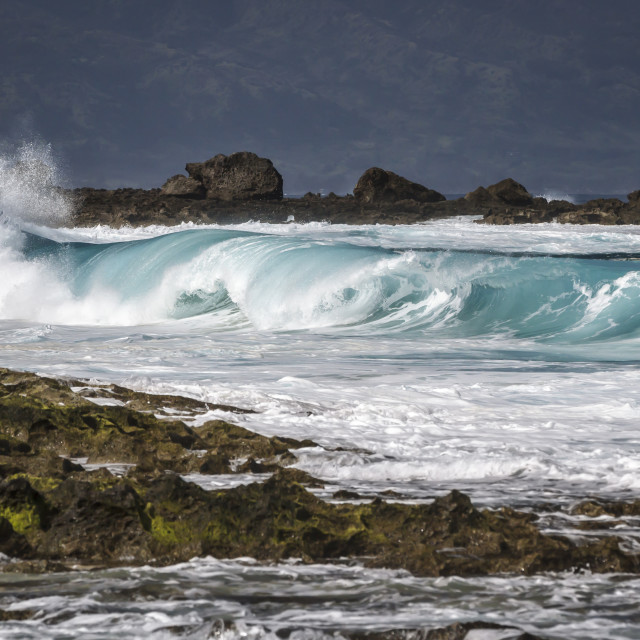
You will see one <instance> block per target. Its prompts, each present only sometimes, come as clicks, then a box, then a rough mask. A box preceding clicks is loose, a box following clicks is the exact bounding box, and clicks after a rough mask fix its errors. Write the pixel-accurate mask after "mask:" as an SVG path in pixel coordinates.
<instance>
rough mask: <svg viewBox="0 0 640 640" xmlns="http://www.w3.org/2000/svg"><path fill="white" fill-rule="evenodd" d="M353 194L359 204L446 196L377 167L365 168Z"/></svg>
mask: <svg viewBox="0 0 640 640" xmlns="http://www.w3.org/2000/svg"><path fill="white" fill-rule="evenodd" d="M353 195H354V196H355V198H356V200H358V201H359V202H360V203H361V204H378V203H389V202H398V201H400V200H415V201H417V202H442V201H444V200H446V198H445V197H444V196H443V195H442V194H441V193H438V192H437V191H434V190H433V189H427V187H424V186H422V185H421V184H418V183H416V182H411V180H407V179H406V178H403V177H402V176H399V175H397V174H396V173H393V172H392V171H385V170H384V169H380V168H378V167H372V168H371V169H367V170H366V171H365V172H364V173H363V174H362V175H361V176H360V179H359V180H358V184H356V186H355V189H354V190H353Z"/></svg>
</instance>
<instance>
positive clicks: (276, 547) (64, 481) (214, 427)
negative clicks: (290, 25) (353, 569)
mask: <svg viewBox="0 0 640 640" xmlns="http://www.w3.org/2000/svg"><path fill="white" fill-rule="evenodd" d="M214 408H216V407H215V406H213V405H209V404H206V403H202V402H199V401H196V400H193V399H188V398H182V397H177V396H154V395H150V394H145V393H140V392H134V391H131V390H128V389H125V388H122V387H118V386H114V385H103V386H94V385H88V384H86V383H84V382H81V381H68V380H53V379H48V378H42V377H38V376H36V375H34V374H31V373H20V372H14V371H9V370H6V369H5V370H0V478H1V480H0V552H1V553H2V554H4V555H5V556H6V557H7V558H6V559H5V560H4V561H3V562H2V564H1V565H0V567H1V569H2V570H3V571H19V572H25V571H26V572H33V571H36V572H37V571H51V570H61V569H69V568H87V567H92V568H94V567H109V566H121V565H127V566H130V565H140V564H147V563H152V564H159V565H166V564H171V563H175V562H179V561H185V560H188V559H190V558H193V557H195V556H207V555H211V556H214V557H218V558H235V557H243V556H251V557H254V558H256V559H258V560H263V561H278V560H282V559H285V558H301V559H302V560H303V561H305V562H327V561H329V562H330V561H336V560H338V559H344V558H352V559H357V560H360V561H362V562H363V563H364V564H365V565H367V566H370V567H386V568H402V569H406V570H408V571H410V572H411V573H413V574H414V575H419V576H446V575H461V576H470V575H492V574H502V573H516V574H534V573H538V572H543V571H581V570H589V571H592V572H632V573H637V572H640V556H638V555H637V554H634V553H630V552H627V551H625V550H624V548H625V545H624V541H623V540H622V539H620V538H619V537H617V536H616V535H614V534H613V532H612V531H611V530H610V527H614V526H616V524H619V519H620V518H622V519H624V518H625V517H634V516H638V515H640V501H636V502H633V503H615V502H614V503H611V502H601V501H597V500H594V499H593V498H590V499H589V500H588V501H585V502H583V503H581V504H578V505H574V507H573V513H574V514H579V515H580V522H581V526H582V527H584V528H585V529H587V530H588V531H589V535H588V536H587V537H585V538H584V540H581V541H580V542H576V541H575V540H574V539H569V538H567V537H563V536H558V535H547V534H545V533H543V532H542V531H541V530H540V528H539V526H538V516H536V515H535V514H533V513H528V512H522V511H516V510H514V509H512V508H509V507H503V508H500V509H495V510H488V509H484V510H480V509H478V508H476V507H475V506H474V505H473V504H472V502H471V500H470V499H469V497H468V496H466V495H464V494H462V493H460V492H458V491H452V492H451V493H449V494H447V495H445V496H442V497H438V498H436V499H435V500H433V502H431V503H428V504H408V503H406V502H403V501H402V496H393V497H392V498H389V497H387V496H378V497H376V498H375V499H373V500H370V499H367V500H365V499H359V496H357V495H356V494H351V492H349V495H342V494H340V495H336V496H334V498H333V499H332V500H329V501H327V500H323V499H321V498H320V497H318V496H317V495H315V494H314V492H313V491H314V488H315V487H318V486H321V485H322V483H321V481H319V480H317V479H315V478H312V477H311V476H309V475H308V474H306V473H304V472H302V471H300V470H298V469H295V468H294V467H293V466H291V465H292V464H294V463H295V461H296V451H297V450H298V449H300V448H303V447H316V446H318V445H316V444H315V443H313V442H311V441H309V440H304V441H297V440H293V439H289V438H277V437H272V438H267V437H264V436H261V435H258V434H256V433H253V432H251V431H248V430H246V429H244V428H242V427H239V426H235V425H233V424H230V423H228V422H225V421H222V420H210V421H207V422H205V423H204V424H203V425H202V426H199V427H189V426H188V425H187V424H186V423H185V421H183V420H177V419H176V415H181V416H182V417H183V419H184V420H187V418H188V417H193V416H195V415H198V414H202V412H205V411H209V410H211V409H214ZM218 408H220V407H218ZM223 409H224V410H225V411H241V410H240V409H235V410H234V409H233V408H232V407H223ZM114 464H118V465H120V468H119V472H115V471H114V472H113V473H112V472H111V471H110V470H109V468H108V467H109V465H114ZM111 468H112V469H113V467H111ZM194 473H195V474H198V477H203V476H207V475H211V474H215V475H218V476H219V475H224V474H238V473H243V474H251V473H259V474H261V475H260V476H259V477H256V481H255V482H251V481H249V484H242V485H240V486H236V487H235V488H229V489H225V490H214V491H207V490H205V489H203V488H201V487H200V486H199V485H198V484H196V483H195V482H194V481H191V480H193V478H194V476H190V475H189V474H194ZM262 474H263V475H262ZM391 500H393V501H391ZM554 508H556V507H554ZM557 508H558V509H560V507H557ZM603 515H610V516H611V517H610V518H608V519H607V518H604V519H603V518H602V516H603Z"/></svg>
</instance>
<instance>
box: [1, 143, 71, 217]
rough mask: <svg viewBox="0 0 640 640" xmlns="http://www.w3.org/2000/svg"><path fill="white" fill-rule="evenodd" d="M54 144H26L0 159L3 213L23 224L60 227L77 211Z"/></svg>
mask: <svg viewBox="0 0 640 640" xmlns="http://www.w3.org/2000/svg"><path fill="white" fill-rule="evenodd" d="M60 182H61V175H60V170H59V167H58V164H57V162H56V160H55V158H54V154H53V151H52V148H51V145H50V144H44V143H41V142H25V143H23V144H22V145H21V146H20V147H18V148H17V149H16V150H15V152H13V153H10V154H8V155H5V156H2V157H0V211H2V212H3V213H4V215H5V216H6V217H8V218H11V219H12V220H14V221H17V222H18V223H20V222H32V223H36V224H46V225H58V224H61V223H62V222H63V221H64V220H66V219H68V218H69V217H70V216H71V214H72V212H73V207H74V203H73V198H72V197H71V196H70V195H69V194H68V193H67V192H65V191H64V190H62V189H61V188H60V187H57V186H56V185H57V184H59V183H60Z"/></svg>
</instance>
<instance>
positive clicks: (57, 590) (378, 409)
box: [0, 167, 640, 640]
mask: <svg viewBox="0 0 640 640" xmlns="http://www.w3.org/2000/svg"><path fill="white" fill-rule="evenodd" d="M0 169H1V167H0ZM36 204H37V203H36ZM5 206H6V205H5ZM36 209H37V207H36ZM34 210H35V209H34ZM639 260H640V228H636V227H597V226H579V227H573V226H564V225H562V226H561V225H555V224H544V225H532V226H529V225H526V226H516V227H490V226H484V225H478V224H475V223H474V222H473V219H472V218H459V219H449V220H442V221H435V222H429V223H426V224H422V225H413V226H383V225H381V226H378V225H376V226H342V225H328V224H322V223H316V224H305V225H300V224H296V223H295V222H292V223H289V224H285V225H265V224H261V223H259V222H251V223H247V224H243V225H238V226H230V227H216V226H207V227H202V226H194V225H190V224H184V225H182V226H179V227H172V228H167V227H149V228H138V229H120V230H114V229H110V228H106V227H94V228H75V229H64V228H54V227H53V226H49V224H48V223H47V219H46V216H37V215H33V216H29V215H26V214H24V211H23V213H22V214H20V212H19V211H18V212H17V213H16V211H12V210H7V209H5V215H4V217H3V222H2V224H0V273H1V274H2V278H0V365H1V366H5V367H10V368H16V369H25V370H30V371H35V372H38V373H41V374H47V375H60V376H72V377H81V378H86V379H93V380H96V381H106V382H117V383H120V384H124V385H126V386H129V387H132V388H134V389H140V390H145V391H150V392H163V393H166V392H170V393H179V394H185V395H188V396H191V397H195V398H199V399H204V400H208V401H212V402H215V403H224V404H231V405H236V406H240V407H246V408H251V409H255V410H256V411H257V413H255V414H247V415H240V416H239V415H232V416H231V415H227V414H224V413H222V412H211V413H210V414H208V415H206V416H203V417H202V418H199V421H200V422H202V421H204V420H206V419H209V418H212V417H223V418H227V419H229V420H230V421H233V422H236V423H240V424H243V425H244V426H245V427H248V428H250V429H253V430H256V431H258V432H260V433H263V434H266V435H272V434H278V435H284V436H293V437H296V438H305V437H309V438H312V439H313V440H315V441H316V442H318V443H320V444H321V445H324V446H325V447H327V448H330V449H334V450H333V451H328V450H326V449H322V448H310V449H305V450H302V451H301V452H300V453H299V459H298V463H297V466H298V467H299V468H301V469H304V470H305V471H308V472H309V473H311V474H312V475H314V476H317V477H319V478H321V479H323V480H324V481H325V482H326V483H327V485H326V489H325V490H324V492H323V493H322V495H325V496H326V497H329V496H330V495H331V494H332V493H333V492H334V491H335V490H337V489H339V488H348V489H351V490H355V491H357V492H359V493H361V494H363V495H365V496H372V497H373V496H375V495H378V494H379V493H380V492H382V491H386V490H389V489H392V490H394V491H397V492H399V493H400V494H402V496H403V499H405V500H408V501H430V500H432V499H433V498H434V497H435V496H438V495H443V494H445V493H447V492H448V491H450V490H451V489H454V488H455V489H459V490H461V491H464V492H466V493H468V494H469V495H470V496H471V498H472V500H473V501H474V503H475V504H476V505H478V506H481V507H497V506H502V505H511V506H514V507H517V508H519V509H526V510H532V511H534V512H538V513H540V514H541V515H542V520H541V527H542V528H543V529H544V530H545V531H549V532H563V533H565V534H568V535H571V536H574V537H576V538H579V537H580V536H584V535H588V532H586V533H585V532H584V531H580V530H578V529H577V528H576V525H577V523H578V521H579V518H575V517H574V518H572V517H570V516H569V515H568V514H567V510H568V509H569V508H570V507H571V505H573V504H575V503H576V502H578V501H579V500H581V499H582V498H584V497H586V496H599V497H604V498H615V499H628V500H632V499H635V498H637V497H640V455H639V453H640V432H639V430H638V418H639V415H640V409H639V407H640V271H639V269H638V267H639V266H640V262H638V261H639ZM336 448H340V450H339V451H336V450H335V449H336ZM191 479H192V480H193V481H196V482H199V483H201V484H202V485H203V486H205V487H220V486H225V483H227V484H228V485H229V486H230V480H228V479H225V478H224V477H223V476H215V477H209V478H207V477H205V476H194V477H192V478H191ZM258 479H259V478H258ZM231 480H232V481H233V480H234V479H233V478H232V479H231ZM235 481H238V482H249V481H251V478H250V477H240V478H236V479H235ZM541 505H542V506H544V508H542V506H541ZM549 505H551V507H552V508H551V509H550V508H549ZM613 531H614V533H615V534H616V535H621V536H623V537H624V538H625V541H626V544H627V545H628V548H629V549H634V550H636V551H637V550H638V549H640V521H638V519H636V520H634V519H627V520H625V521H624V522H621V524H620V525H619V526H618V527H617V528H616V529H614V530H613ZM4 561H9V560H7V559H6V558H5V559H4ZM639 595H640V578H638V577H635V576H630V575H620V574H617V575H591V574H589V573H581V574H572V573H568V574H544V575H539V576H535V577H524V576H499V577H491V578H484V577H476V578H464V579H463V578H457V577H450V578H435V579H434V578H416V577H413V576H411V575H410V574H408V573H406V572H403V571H384V570H370V569H365V568H363V567H362V566H360V565H358V564H357V563H354V562H344V563H342V564H336V565H312V566H305V565H302V564H300V563H298V562H296V561H295V560H292V561H290V562H288V563H285V564H279V565H261V564H258V563H256V562H254V561H252V560H251V559H237V560H233V561H229V560H225V561H221V560H216V559H212V558H207V559H194V560H192V561H191V562H189V563H186V564H181V565H177V566H173V567H167V568H162V569H158V568H149V567H143V568H132V569H114V570H108V571H98V572H80V573H62V574H49V575H44V576H42V575H40V576H28V575H16V574H0V608H2V609H9V610H20V609H29V610H36V611H38V613H37V615H36V616H35V617H34V618H33V619H30V620H25V621H13V622H4V623H0V636H1V637H2V638H16V639H17V638H96V639H97V638H116V637H120V638H123V637H126V638H175V637H182V638H207V637H220V638H229V639H231V638H238V637H241V638H251V639H253V638H255V639H256V640H257V639H262V638H268V639H271V638H274V639H275V638H284V637H291V638H295V639H298V638H299V639H305V640H306V639H316V638H324V637H336V634H339V633H340V632H348V631H366V630H370V631H374V630H375V631H380V630H385V629H390V628H408V627H438V626H444V625H446V624H450V623H452V622H464V621H477V620H485V621H490V622H496V623H500V624H513V625H516V626H518V627H520V628H522V629H525V630H527V631H529V632H531V633H537V634H539V635H541V636H543V637H545V638H555V639H566V638H575V639H584V638H599V639H603V638H639V637H640V597H639ZM221 621H224V622H225V623H227V626H228V624H229V623H234V626H232V627H230V628H227V629H226V630H225V629H224V628H223V626H222V625H221ZM474 634H475V635H474ZM502 637H504V635H500V632H487V631H483V632H473V634H472V635H470V636H469V638H477V639H478V640H480V639H481V638H484V639H489V638H495V639H498V638H502Z"/></svg>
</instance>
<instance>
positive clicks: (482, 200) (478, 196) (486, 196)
mask: <svg viewBox="0 0 640 640" xmlns="http://www.w3.org/2000/svg"><path fill="white" fill-rule="evenodd" d="M464 199H465V202H467V203H468V204H470V205H472V206H474V207H484V206H488V205H491V204H494V203H495V202H496V199H495V198H494V197H493V196H492V195H491V194H490V193H489V192H488V191H487V190H486V189H485V188H484V187H478V188H477V189H476V190H475V191H470V192H469V193H467V195H466V196H465V197H464Z"/></svg>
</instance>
